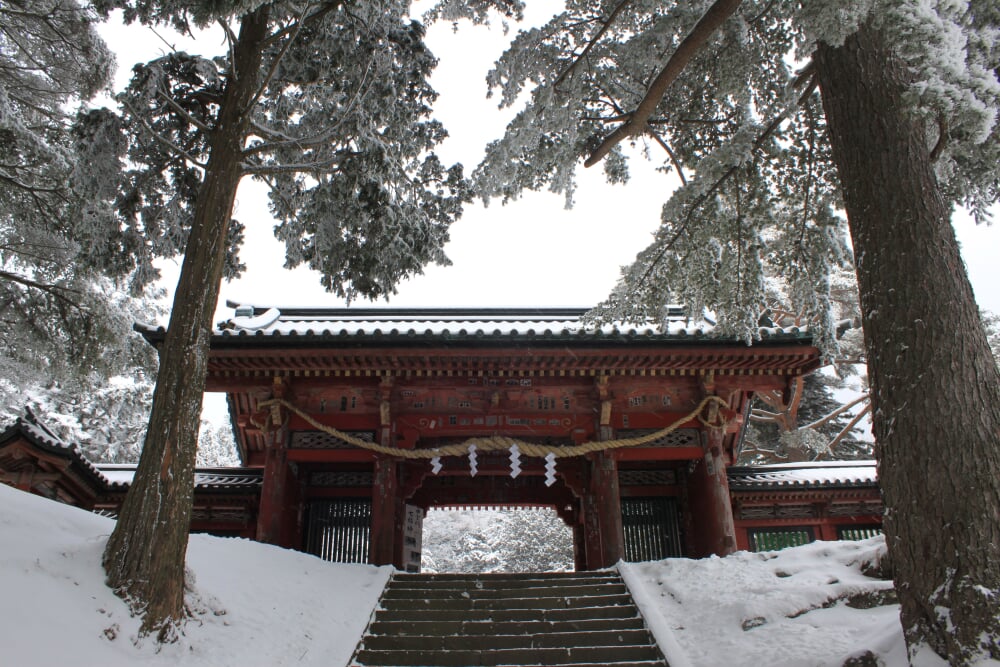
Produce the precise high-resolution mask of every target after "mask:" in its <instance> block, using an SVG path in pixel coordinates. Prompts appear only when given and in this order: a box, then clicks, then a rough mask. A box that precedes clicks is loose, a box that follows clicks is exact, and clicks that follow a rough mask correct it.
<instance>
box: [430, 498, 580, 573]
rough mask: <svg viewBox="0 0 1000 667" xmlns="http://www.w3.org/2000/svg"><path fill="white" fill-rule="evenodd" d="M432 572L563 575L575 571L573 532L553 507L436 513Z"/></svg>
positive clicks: (432, 523) (432, 529) (432, 532)
mask: <svg viewBox="0 0 1000 667" xmlns="http://www.w3.org/2000/svg"><path fill="white" fill-rule="evenodd" d="M421 568H422V569H423V570H424V571H428V572H560V571H567V570H572V569H573V533H572V531H571V530H570V529H569V527H568V526H566V524H565V523H563V521H562V519H560V518H559V517H558V516H557V515H556V513H555V512H554V511H553V510H551V509H547V508H508V509H482V510H451V509H448V510H434V511H432V512H430V513H428V515H427V518H426V519H424V532H423V546H422V552H421Z"/></svg>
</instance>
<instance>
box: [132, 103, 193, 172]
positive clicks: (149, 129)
mask: <svg viewBox="0 0 1000 667" xmlns="http://www.w3.org/2000/svg"><path fill="white" fill-rule="evenodd" d="M124 105H125V108H126V109H128V110H129V112H130V113H131V114H132V115H133V116H134V117H135V118H136V119H137V120H138V121H139V123H140V124H141V125H142V127H143V129H144V130H146V131H147V132H149V133H150V134H151V135H153V139H155V140H156V141H158V142H160V143H161V144H163V145H164V146H166V147H167V148H169V149H170V150H171V151H173V152H174V153H176V154H177V155H178V156H179V157H181V158H183V159H184V160H186V161H188V162H190V163H191V164H193V165H194V166H196V167H198V168H199V169H205V165H204V164H203V163H201V162H199V161H198V160H196V159H195V158H194V157H193V156H192V155H190V154H189V153H188V152H187V151H186V150H184V149H183V148H181V147H180V146H178V145H177V144H175V143H174V142H172V141H170V140H169V139H167V138H166V137H164V136H163V135H162V134H160V133H159V132H157V131H156V129H155V128H154V127H153V126H152V125H150V124H149V123H147V122H146V119H144V118H143V117H142V116H141V115H140V114H139V113H138V112H137V111H136V110H135V108H134V107H132V105H131V104H129V103H128V102H124Z"/></svg>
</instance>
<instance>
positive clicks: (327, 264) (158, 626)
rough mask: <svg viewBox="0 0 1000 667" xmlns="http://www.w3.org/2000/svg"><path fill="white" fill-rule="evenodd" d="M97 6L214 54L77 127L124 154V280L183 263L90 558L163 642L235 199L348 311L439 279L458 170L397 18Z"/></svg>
mask: <svg viewBox="0 0 1000 667" xmlns="http://www.w3.org/2000/svg"><path fill="white" fill-rule="evenodd" d="M94 5H95V6H96V7H97V9H98V10H99V11H101V12H104V13H105V14H107V13H109V12H110V11H111V10H114V9H122V10H123V15H124V17H125V20H126V21H128V22H132V21H140V22H143V23H146V24H150V25H169V26H171V27H173V28H175V29H178V30H181V31H189V30H192V29H194V28H196V27H197V28H208V27H209V26H212V25H215V26H218V27H220V30H219V39H220V40H221V41H222V42H224V45H225V49H224V51H223V53H222V54H221V55H215V54H207V55H206V56H200V55H192V54H187V53H169V54H167V55H165V56H163V57H162V58H158V59H156V60H154V61H152V62H149V63H145V64H140V65H137V66H136V67H135V68H134V69H133V78H132V81H131V83H130V84H129V86H128V88H127V89H126V90H125V91H124V92H123V93H122V94H121V95H120V96H119V97H118V101H119V102H120V105H121V118H117V117H113V116H111V115H110V114H106V115H105V116H104V118H103V120H104V121H105V122H103V123H102V122H97V121H100V120H101V119H100V118H97V119H96V120H95V122H94V123H91V124H89V125H88V128H89V131H90V132H92V133H99V132H106V133H108V134H113V133H114V132H115V131H116V130H117V129H118V128H119V127H120V128H123V129H124V131H125V133H126V135H127V137H128V150H127V153H126V156H127V159H128V169H127V170H126V171H125V173H124V187H123V188H122V189H121V191H120V193H119V196H118V197H117V198H116V200H115V205H116V209H117V213H118V215H119V216H120V220H121V227H122V229H123V230H124V231H123V233H122V234H123V237H124V238H126V239H128V240H130V241H133V240H134V241H136V242H137V243H138V244H139V245H140V247H141V249H142V252H145V253H146V256H145V257H140V259H139V261H138V263H137V265H136V273H135V275H136V278H137V280H139V281H141V280H144V279H150V278H151V277H152V276H153V275H154V274H155V272H154V271H153V267H152V263H151V262H152V258H153V257H155V256H158V255H171V254H175V253H178V252H181V251H183V252H184V261H183V263H182V265H181V274H180V279H179V282H178V285H177V289H176V292H175V297H174V303H173V308H172V310H171V315H170V323H169V326H168V330H167V334H166V339H165V341H164V343H163V346H162V349H161V356H160V370H159V374H158V376H157V385H156V390H155V392H154V396H153V405H152V411H151V415H150V424H149V429H148V431H147V435H146V440H145V445H144V447H143V453H142V457H141V459H140V461H139V467H138V470H137V471H136V476H135V481H134V483H133V484H132V487H131V488H130V490H129V493H128V496H127V497H126V499H125V502H124V504H123V506H122V510H121V513H120V515H119V519H118V522H117V524H116V527H115V530H114V532H113V533H112V535H111V538H110V539H109V541H108V545H107V549H106V551H105V554H104V568H105V571H106V572H107V575H108V583H109V585H110V586H111V587H112V588H114V589H115V590H116V591H118V593H119V594H120V595H121V596H122V597H123V598H125V599H127V600H129V601H130V603H131V604H132V605H133V608H134V609H135V610H136V611H137V612H139V613H142V614H143V624H142V633H143V634H147V633H152V634H155V635H156V636H157V638H158V640H160V641H166V640H169V639H171V638H172V637H174V636H176V635H175V634H174V632H175V630H176V628H177V625H178V624H179V623H181V622H182V621H183V618H184V554H185V551H186V547H187V538H188V525H189V523H190V513H191V503H192V488H193V469H194V464H195V460H196V451H197V435H198V433H197V431H198V414H199V408H200V405H201V400H202V393H203V391H204V387H205V376H206V365H207V357H208V332H209V331H210V330H211V327H212V317H213V315H214V311H215V307H216V303H217V301H218V292H219V283H220V280H221V279H222V277H223V276H224V275H234V274H235V273H237V272H238V271H239V270H240V269H241V264H240V261H239V259H238V256H237V254H236V250H237V249H238V246H239V244H240V242H241V241H242V227H241V225H240V223H239V222H237V221H234V220H232V213H233V202H234V198H235V196H236V189H237V187H238V186H239V183H240V181H241V180H242V179H243V178H244V177H246V176H249V177H252V178H254V179H257V180H259V181H261V182H263V183H264V184H266V185H267V186H268V188H269V191H270V199H271V209H272V212H273V213H274V215H275V216H276V217H277V218H278V220H279V223H278V225H277V227H276V233H277V236H278V237H279V238H280V239H281V240H282V241H284V243H285V245H286V249H287V260H288V266H296V265H298V264H307V265H308V266H310V267H311V268H313V269H316V270H317V271H319V272H320V274H321V281H322V283H323V284H324V285H325V286H326V287H327V289H329V290H331V291H334V292H336V293H338V294H341V295H344V296H346V297H348V298H354V297H358V296H369V297H377V296H380V295H385V294H389V293H392V291H393V290H394V286H395V284H396V283H397V281H399V280H400V279H401V278H403V277H405V276H407V275H411V274H413V273H416V272H419V271H421V269H422V267H423V266H424V265H425V264H427V263H429V262H438V263H445V262H446V261H447V258H446V257H445V255H444V253H443V251H442V246H443V245H444V243H445V242H446V241H447V239H448V226H449V225H450V223H451V222H452V221H454V220H455V219H456V218H457V217H458V215H459V214H460V212H461V209H462V206H463V203H464V201H466V200H467V199H468V196H469V195H468V184H467V183H466V181H465V179H464V177H463V175H462V167H461V165H455V166H452V167H446V166H445V165H443V164H442V163H441V161H440V160H439V159H438V157H437V156H436V155H435V153H434V152H433V150H434V148H435V146H436V145H437V144H438V143H439V142H440V141H441V140H442V139H443V138H444V137H445V131H444V128H443V127H442V126H441V125H440V123H438V122H436V121H434V120H432V119H431V118H430V111H431V104H432V103H433V102H434V99H435V97H436V93H435V92H434V90H433V89H432V88H431V87H430V85H429V83H428V79H429V77H430V73H431V71H432V70H433V68H434V66H435V64H436V61H435V59H434V57H433V55H432V54H431V53H430V52H429V51H428V50H427V48H426V46H425V45H424V43H423V36H424V29H423V26H421V25H420V24H419V23H417V22H414V21H412V20H410V18H409V17H408V12H409V4H408V2H406V0H366V1H364V2H357V3H348V4H343V3H339V2H326V1H323V2H313V3H308V2H307V3H299V2H294V1H290V0H289V1H281V2H279V1H271V2H268V1H264V0H256V1H253V0H252V1H250V2H246V1H243V0H223V1H221V2H210V3H191V2H188V1H186V0H94ZM206 41H207V40H206ZM261 537H263V538H264V539H267V536H261Z"/></svg>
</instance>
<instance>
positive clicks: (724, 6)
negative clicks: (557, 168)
mask: <svg viewBox="0 0 1000 667" xmlns="http://www.w3.org/2000/svg"><path fill="white" fill-rule="evenodd" d="M739 6H740V0H715V2H714V3H713V4H712V6H711V7H709V8H708V11H707V12H705V14H704V16H702V17H701V18H700V19H698V22H697V23H696V24H695V26H694V28H692V30H691V32H690V33H688V36H687V37H685V38H684V41H682V42H681V43H680V45H679V46H678V47H677V50H676V51H674V54H673V55H672V56H670V59H669V60H667V64H666V65H664V66H663V69H662V70H660V73H659V74H658V75H657V76H656V78H655V79H653V83H652V84H650V86H649V89H648V90H647V91H646V96H645V97H643V98H642V100H641V101H640V102H639V106H637V107H636V108H635V111H633V112H632V115H631V117H630V118H629V120H628V121H627V122H625V123H623V124H622V125H620V126H618V128H617V129H616V130H615V131H614V132H612V133H611V134H609V135H608V136H607V137H606V138H605V139H604V141H602V142H601V145H600V146H598V147H597V148H596V149H595V150H594V152H593V153H591V155H590V157H589V158H587V160H586V161H585V162H584V163H583V166H585V167H592V166H594V165H595V164H597V163H598V162H600V161H601V160H602V159H603V158H604V156H606V155H607V154H608V153H609V152H611V149H612V148H614V147H615V146H616V145H618V144H619V143H620V142H621V141H622V140H624V139H625V138H627V137H630V136H635V135H639V134H643V133H644V132H646V123H647V121H648V120H649V117H650V116H652V115H653V111H654V110H655V109H656V105H657V104H659V103H660V100H661V99H663V96H664V95H665V94H666V93H667V89H669V88H670V85H671V84H672V83H673V82H674V81H675V80H676V79H677V77H678V76H680V74H681V72H683V71H684V68H685V67H686V66H687V64H688V63H689V62H691V59H692V58H694V56H695V54H696V53H697V52H698V51H699V50H700V49H701V48H702V47H703V46H704V45H705V43H706V42H707V41H708V39H709V37H711V36H712V35H713V34H714V33H715V31H717V30H718V29H719V28H720V27H721V26H722V24H723V23H725V21H726V19H728V18H729V17H730V16H732V15H733V13H735V12H736V8H737V7H739Z"/></svg>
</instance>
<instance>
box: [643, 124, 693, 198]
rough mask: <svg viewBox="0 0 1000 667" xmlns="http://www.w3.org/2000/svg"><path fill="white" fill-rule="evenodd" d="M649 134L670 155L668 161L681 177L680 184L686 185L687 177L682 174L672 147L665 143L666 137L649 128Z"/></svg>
mask: <svg viewBox="0 0 1000 667" xmlns="http://www.w3.org/2000/svg"><path fill="white" fill-rule="evenodd" d="M649 134H650V136H652V137H653V141H655V142H656V143H658V144H660V147H661V148H663V150H665V151H666V152H667V155H668V156H669V157H670V161H671V162H672V163H673V165H674V169H675V170H676V171H677V176H679V177H680V179H681V185H687V182H688V181H687V177H686V176H685V175H684V170H683V169H682V168H681V161H680V158H678V157H677V155H676V154H675V153H674V151H673V149H672V148H670V144H668V143H667V140H666V139H664V138H663V137H661V136H660V134H659V132H655V131H653V130H652V129H650V130H649Z"/></svg>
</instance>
